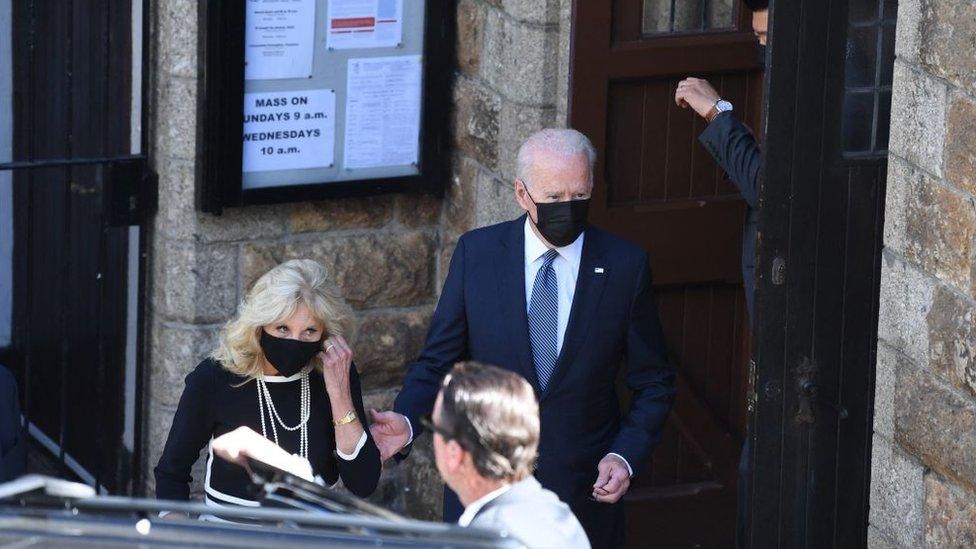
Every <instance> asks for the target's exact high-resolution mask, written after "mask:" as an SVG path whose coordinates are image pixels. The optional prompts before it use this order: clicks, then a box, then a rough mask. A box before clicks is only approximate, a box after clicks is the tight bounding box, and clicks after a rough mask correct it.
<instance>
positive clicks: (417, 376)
mask: <svg viewBox="0 0 976 549" xmlns="http://www.w3.org/2000/svg"><path fill="white" fill-rule="evenodd" d="M464 263H465V259H464V238H463V237H462V238H461V239H460V240H458V243H457V247H456V248H455V249H454V256H453V257H452V258H451V266H450V268H449V270H448V272H447V280H446V281H445V282H444V289H443V290H442V291H441V297H440V300H438V302H437V309H436V310H435V311H434V317H433V318H432V319H431V321H430V328H429V330H428V331H427V341H426V342H425V343H424V349H423V351H421V353H420V357H419V358H417V360H416V361H415V362H414V363H413V364H411V365H410V370H409V371H408V372H407V377H406V379H405V380H404V382H403V389H401V390H400V394H399V395H397V398H396V403H394V405H393V410H394V411H396V412H398V413H400V414H403V415H405V416H407V419H408V420H409V421H410V426H411V429H412V430H413V435H414V437H417V436H420V433H421V432H423V427H422V426H421V425H420V420H419V418H420V417H421V416H423V415H425V414H429V413H431V411H432V410H433V409H434V400H436V399H437V391H438V390H440V386H441V381H442V380H443V379H444V376H445V375H447V373H448V372H449V371H451V368H452V367H454V364H455V363H456V362H458V361H459V360H462V359H464V358H465V355H466V353H467V338H468V323H467V317H466V316H465V306H464Z"/></svg>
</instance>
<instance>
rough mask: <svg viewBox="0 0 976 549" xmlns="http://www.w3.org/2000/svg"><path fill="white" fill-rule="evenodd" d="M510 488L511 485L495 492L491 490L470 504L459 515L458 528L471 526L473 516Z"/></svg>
mask: <svg viewBox="0 0 976 549" xmlns="http://www.w3.org/2000/svg"><path fill="white" fill-rule="evenodd" d="M511 488H512V485H511V484H506V485H505V486H502V487H501V488H499V489H497V490H492V491H491V492H488V493H487V494H485V495H483V496H481V497H480V498H478V499H476V500H474V501H473V502H471V505H468V506H467V507H465V508H464V512H463V513H461V518H459V519H458V526H463V527H467V526H468V525H469V524H471V521H472V520H474V517H475V515H477V514H478V511H480V510H481V508H482V507H484V506H485V505H488V503H489V502H491V501H492V500H494V499H495V498H497V497H498V496H500V495H502V494H504V493H505V492H507V491H509V490H510V489H511Z"/></svg>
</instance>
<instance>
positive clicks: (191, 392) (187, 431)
mask: <svg viewBox="0 0 976 549" xmlns="http://www.w3.org/2000/svg"><path fill="white" fill-rule="evenodd" d="M213 389H214V381H213V374H212V371H210V368H204V367H202V365H201V366H198V367H197V368H196V369H195V370H193V371H192V372H190V373H189V374H188V375H187V376H186V385H185V387H184V389H183V394H182V395H181V396H180V403H179V405H178V406H177V408H176V415H174V416H173V424H172V425H171V426H170V429H169V437H167V438H166V446H165V448H163V455H162V456H161V457H160V458H159V463H158V464H157V465H156V469H155V470H154V472H155V474H156V497H157V498H159V499H170V500H188V499H190V481H192V480H193V479H192V477H191V476H190V469H192V467H193V464H194V463H195V462H196V460H197V458H198V457H200V450H201V449H202V448H203V447H204V446H205V445H206V444H207V442H208V441H209V440H210V437H211V436H212V435H213V406H212V405H211V403H212V401H213Z"/></svg>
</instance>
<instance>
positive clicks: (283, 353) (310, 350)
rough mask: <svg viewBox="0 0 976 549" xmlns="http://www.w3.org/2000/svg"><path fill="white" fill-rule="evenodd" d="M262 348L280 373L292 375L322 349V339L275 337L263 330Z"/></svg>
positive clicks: (265, 355)
mask: <svg viewBox="0 0 976 549" xmlns="http://www.w3.org/2000/svg"><path fill="white" fill-rule="evenodd" d="M261 350H262V351H264V357H265V358H267V359H268V362H270V363H271V365H272V366H274V367H275V370H278V373H279V374H281V375H283V376H285V377H290V376H293V375H295V374H297V373H298V372H301V371H302V368H304V367H305V366H308V363H309V361H311V360H312V358H313V357H314V356H315V355H316V354H317V353H318V352H319V351H321V350H322V341H321V340H319V341H299V340H297V339H287V338H283V337H275V336H273V335H271V334H269V333H268V332H265V331H264V330H261Z"/></svg>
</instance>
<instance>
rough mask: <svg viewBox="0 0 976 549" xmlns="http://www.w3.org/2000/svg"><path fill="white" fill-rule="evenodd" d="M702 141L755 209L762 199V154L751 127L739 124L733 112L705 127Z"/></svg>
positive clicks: (720, 116)
mask: <svg viewBox="0 0 976 549" xmlns="http://www.w3.org/2000/svg"><path fill="white" fill-rule="evenodd" d="M698 141H699V142H701V144H702V145H704V147H705V149H706V150H708V152H709V153H711V155H712V158H714V159H715V161H716V162H718V165H719V166H721V167H722V169H723V170H725V173H726V174H728V176H729V179H731V180H732V182H733V183H735V186H736V187H738V189H739V193H740V194H741V195H742V198H744V199H745V201H746V203H747V204H748V205H749V207H750V208H753V209H755V208H756V205H757V203H758V196H759V188H758V186H759V170H760V168H761V166H762V154H761V153H760V151H759V145H758V144H757V143H756V138H755V137H753V135H752V132H750V131H749V128H746V127H745V125H743V124H742V122H739V121H738V120H737V119H736V118H735V116H734V115H733V114H732V113H731V112H723V113H721V114H719V115H718V116H717V117H716V118H715V120H712V123H711V124H709V125H708V126H706V127H705V131H703V132H702V133H701V135H699V136H698Z"/></svg>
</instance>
